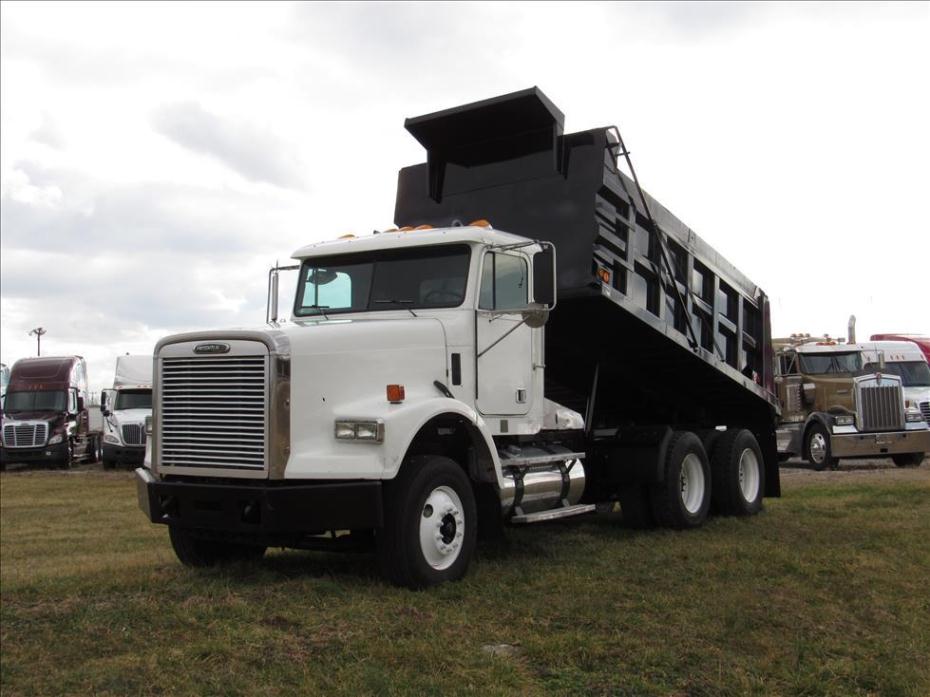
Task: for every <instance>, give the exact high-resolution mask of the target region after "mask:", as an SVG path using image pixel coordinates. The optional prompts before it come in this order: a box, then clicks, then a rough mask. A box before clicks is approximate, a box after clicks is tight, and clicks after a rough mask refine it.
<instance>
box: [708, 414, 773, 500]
mask: <svg viewBox="0 0 930 697" xmlns="http://www.w3.org/2000/svg"><path fill="white" fill-rule="evenodd" d="M710 470H711V479H712V480H713V494H712V499H713V503H714V508H715V509H716V510H718V511H719V512H721V513H725V514H727V515H755V514H756V513H758V512H759V511H760V510H761V509H762V497H763V495H764V493H765V491H764V487H765V460H764V459H763V458H762V449H761V448H759V443H758V441H756V437H755V436H754V435H752V432H750V431H747V430H746V429H739V428H731V429H728V430H727V431H725V432H724V433H723V435H721V437H720V438H719V439H718V441H717V443H716V444H715V447H714V450H713V452H712V454H711V457H710Z"/></svg>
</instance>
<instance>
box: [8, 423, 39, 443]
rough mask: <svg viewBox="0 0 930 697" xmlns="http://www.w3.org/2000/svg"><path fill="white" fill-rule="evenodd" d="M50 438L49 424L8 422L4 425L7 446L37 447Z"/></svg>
mask: <svg viewBox="0 0 930 697" xmlns="http://www.w3.org/2000/svg"><path fill="white" fill-rule="evenodd" d="M47 440H48V424H7V425H6V426H4V427H3V445H4V446H6V447H7V448H35V447H41V446H43V445H45V441H47Z"/></svg>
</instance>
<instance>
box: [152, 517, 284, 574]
mask: <svg viewBox="0 0 930 697" xmlns="http://www.w3.org/2000/svg"><path fill="white" fill-rule="evenodd" d="M168 536H169V537H170V538H171V547H172V548H173V549H174V553H175V555H176V556H177V558H178V560H179V561H180V562H181V563H182V564H184V566H192V567H205V566H215V565H217V564H228V563H230V562H235V561H257V560H259V559H261V558H262V557H263V556H264V554H265V549H266V548H265V547H263V546H261V545H246V544H240V543H235V542H223V541H221V540H208V539H201V538H199V537H197V536H196V534H195V533H193V532H191V531H190V530H187V529H185V528H179V527H177V526H175V525H169V526H168Z"/></svg>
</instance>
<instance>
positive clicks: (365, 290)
mask: <svg viewBox="0 0 930 697" xmlns="http://www.w3.org/2000/svg"><path fill="white" fill-rule="evenodd" d="M470 251H471V250H470V249H469V247H468V246H467V245H437V246H433V247H417V248H415V249H403V250H389V251H378V252H372V253H360V254H343V255H340V256H332V257H318V258H315V259H308V260H307V261H305V262H304V263H303V265H302V267H301V270H300V280H299V282H298V284H297V300H296V303H295V306H294V314H295V315H298V316H303V317H306V316H312V315H330V314H335V313H339V312H365V311H368V310H398V309H400V310H407V309H410V310H415V309H420V308H434V307H458V306H459V305H461V304H462V301H463V300H464V299H465V281H466V279H467V278H468V261H469V257H470Z"/></svg>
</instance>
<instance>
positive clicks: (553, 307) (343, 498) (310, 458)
mask: <svg viewBox="0 0 930 697" xmlns="http://www.w3.org/2000/svg"><path fill="white" fill-rule="evenodd" d="M562 123H563V117H562V114H561V112H560V111H559V110H558V109H557V108H556V107H555V106H554V105H553V104H552V103H551V102H550V101H549V100H548V99H547V98H546V97H545V96H544V95H543V94H542V93H541V92H540V91H539V90H538V89H536V88H532V89H529V90H524V91H522V92H518V93H514V94H510V95H505V96H503V97H497V98H494V99H490V100H486V101H483V102H479V103H475V104H469V105H466V106H462V107H457V108H455V109H450V110H447V111H443V112H438V113H435V114H430V115H428V116H423V117H418V118H414V119H408V121H407V123H406V126H407V129H408V130H409V131H410V132H411V133H412V134H413V136H414V137H416V138H417V140H419V141H420V143H422V144H423V145H424V146H425V147H426V149H427V153H428V162H427V163H424V164H420V165H415V166H412V167H407V168H404V169H403V170H401V172H400V179H399V182H398V191H397V204H396V208H395V216H394V218H395V223H396V224H397V225H398V226H399V229H393V230H385V231H383V232H380V233H377V234H372V235H368V236H365V237H357V238H356V237H351V236H350V237H348V238H343V239H338V240H334V241H330V242H321V243H317V244H310V245H308V246H306V247H303V248H301V249H299V250H297V251H296V252H295V253H294V258H295V259H296V260H297V264H296V265H295V268H296V269H297V272H298V274H299V277H298V283H297V293H296V296H295V297H294V301H293V308H292V312H291V318H290V319H291V321H289V322H286V323H278V322H277V310H276V307H275V303H276V298H277V270H273V273H272V274H271V276H270V284H269V285H270V286H271V293H270V298H271V302H270V310H269V318H268V319H269V322H268V324H267V325H266V326H263V327H260V328H256V329H252V330H241V329H237V330H215V331H203V332H195V333H187V334H179V335H174V336H169V337H166V338H164V339H162V340H161V341H159V342H158V344H157V346H156V348H155V354H154V358H155V375H154V377H155V383H154V385H155V387H154V390H155V393H154V394H155V397H154V412H153V417H152V420H151V436H150V438H151V442H150V452H151V456H150V459H149V461H147V462H146V466H144V467H140V468H138V469H137V470H136V481H137V489H138V498H139V503H140V507H141V508H142V510H143V511H144V512H145V513H146V515H147V516H148V518H149V519H150V520H151V521H152V522H154V523H160V524H165V525H167V526H168V528H169V532H170V539H171V543H172V545H173V547H174V550H175V552H176V554H177V556H178V558H179V559H180V560H181V561H182V562H183V563H185V564H188V565H192V566H202V565H209V564H214V563H218V562H223V561H227V560H230V559H245V558H255V557H260V556H261V555H262V554H263V553H264V552H265V549H266V548H267V547H270V546H278V547H291V548H302V549H339V548H344V547H352V546H359V545H371V546H372V547H373V548H374V549H375V550H376V552H377V557H378V559H379V562H380V565H381V568H382V571H383V573H384V575H385V576H386V578H387V579H389V580H390V581H392V582H394V583H396V584H399V585H404V586H409V587H414V588H418V587H423V586H429V585H433V584H437V583H440V582H443V581H448V580H455V579H459V578H461V577H462V576H463V575H464V574H465V573H466V570H467V568H468V566H469V563H470V562H471V559H472V556H473V553H474V550H475V545H476V539H477V537H478V536H479V535H488V536H491V535H497V534H501V532H502V531H503V528H504V526H505V525H521V524H524V525H525V524H536V523H544V522H545V521H550V520H553V519H560V518H566V517H569V516H580V515H585V514H592V513H595V512H596V511H598V510H606V509H610V508H612V507H613V506H614V505H615V504H617V503H618V502H619V504H620V506H621V507H622V510H623V516H624V518H626V519H627V520H629V521H631V522H633V523H634V524H635V525H638V526H646V525H660V526H665V527H670V528H678V529H682V528H693V527H697V526H700V525H701V524H702V523H703V522H704V520H705V519H706V517H707V515H708V513H709V512H711V511H712V510H713V511H715V512H717V513H720V514H735V515H751V514H754V513H756V512H757V511H759V510H760V508H761V506H762V500H763V497H765V496H778V495H779V478H778V465H777V452H776V447H775V423H776V416H777V414H778V410H779V407H778V402H777V399H776V396H775V389H774V373H773V365H772V350H771V333H770V320H769V305H768V300H767V297H766V295H765V294H764V293H763V292H762V291H761V290H760V289H759V288H758V287H757V286H756V285H755V284H754V283H752V282H751V281H750V280H749V279H747V278H746V277H745V276H744V275H743V274H742V273H740V272H739V271H738V270H737V269H736V268H735V267H733V266H732V265H731V264H729V263H728V262H727V261H726V260H725V259H724V258H723V257H722V256H720V255H719V254H718V253H717V252H715V251H714V250H713V249H712V248H711V247H710V246H709V245H708V244H707V243H705V242H704V241H703V240H701V239H700V238H699V237H698V236H697V235H696V234H695V233H694V232H693V231H692V230H690V229H689V228H687V227H686V226H685V225H684V224H683V223H681V222H680V221H679V220H678V219H677V218H675V217H674V216H673V215H672V214H671V213H670V212H669V211H668V210H666V209H665V208H663V207H662V206H661V205H660V204H659V203H658V202H656V201H655V200H654V199H652V198H651V197H649V196H648V195H646V194H645V193H643V192H642V190H641V189H639V186H638V183H637V182H636V181H635V174H633V173H632V165H631V163H630V162H629V157H628V153H627V152H626V150H625V149H624V148H623V144H622V140H621V138H620V136H619V132H618V131H616V129H613V128H598V129H593V130H589V131H583V132H580V133H573V134H563V132H562ZM621 158H625V159H626V161H627V165H628V166H629V167H630V171H631V175H632V176H627V175H626V174H624V173H622V172H621V171H620V168H619V166H618V161H619V160H620V159H621ZM488 221H491V222H493V225H492V224H491V222H488ZM504 230H506V232H505V231H504Z"/></svg>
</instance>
